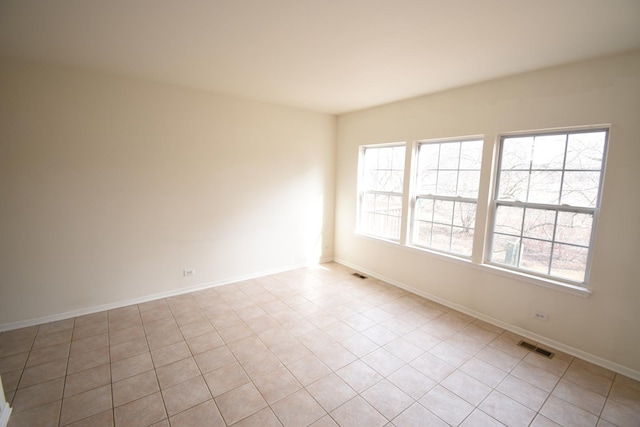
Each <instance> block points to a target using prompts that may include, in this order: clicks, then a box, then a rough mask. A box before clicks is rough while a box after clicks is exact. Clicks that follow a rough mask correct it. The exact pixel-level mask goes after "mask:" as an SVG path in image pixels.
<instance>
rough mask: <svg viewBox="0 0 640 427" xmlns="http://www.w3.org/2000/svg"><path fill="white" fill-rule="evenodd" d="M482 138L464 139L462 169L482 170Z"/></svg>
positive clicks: (461, 149)
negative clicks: (475, 139) (474, 139)
mask: <svg viewBox="0 0 640 427" xmlns="http://www.w3.org/2000/svg"><path fill="white" fill-rule="evenodd" d="M482 144H483V141H482V140H477V141H464V142H463V143H462V145H461V147H460V169H476V170H480V166H481V164H482Z"/></svg>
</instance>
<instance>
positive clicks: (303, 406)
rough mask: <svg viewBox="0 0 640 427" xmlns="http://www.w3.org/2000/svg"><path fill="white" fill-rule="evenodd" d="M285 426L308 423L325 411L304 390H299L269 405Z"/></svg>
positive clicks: (322, 414)
mask: <svg viewBox="0 0 640 427" xmlns="http://www.w3.org/2000/svg"><path fill="white" fill-rule="evenodd" d="M271 409H273V412H274V413H275V414H276V416H277V417H278V419H279V420H280V422H282V424H283V425H284V426H285V427H289V426H300V425H309V424H311V423H312V422H314V421H316V420H318V419H320V418H321V417H323V416H324V415H325V414H326V412H325V410H324V409H322V407H321V406H320V405H318V403H317V402H316V401H315V399H314V398H313V397H311V395H310V394H309V393H308V392H307V391H306V390H299V391H297V392H296V393H293V394H290V395H289V396H287V397H285V398H284V399H282V400H279V401H278V402H276V403H275V404H273V405H271Z"/></svg>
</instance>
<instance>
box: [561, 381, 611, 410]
mask: <svg viewBox="0 0 640 427" xmlns="http://www.w3.org/2000/svg"><path fill="white" fill-rule="evenodd" d="M551 394H552V395H553V396H555V397H558V398H560V399H562V400H564V401H566V402H569V403H572V404H574V405H575V406H577V407H578V408H580V409H583V410H585V411H587V412H589V413H591V414H593V415H595V416H600V412H602V408H603V407H604V403H605V401H606V397H604V396H601V395H599V394H597V393H594V392H592V391H589V390H587V389H585V388H584V387H581V386H579V385H576V384H573V383H572V382H570V381H567V380H564V379H561V380H560V382H559V383H558V385H557V386H556V388H555V389H554V390H553V393H551Z"/></svg>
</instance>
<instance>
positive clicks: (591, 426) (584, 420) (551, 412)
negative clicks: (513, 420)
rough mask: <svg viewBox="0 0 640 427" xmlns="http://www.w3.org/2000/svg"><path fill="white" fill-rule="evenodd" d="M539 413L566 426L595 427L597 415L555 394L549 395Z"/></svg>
mask: <svg viewBox="0 0 640 427" xmlns="http://www.w3.org/2000/svg"><path fill="white" fill-rule="evenodd" d="M540 414H542V415H544V416H545V417H547V418H549V419H550V420H552V421H555V422H556V423H558V424H560V425H563V426H567V427H572V426H575V427H595V425H596V424H597V423H598V417H597V416H595V415H593V414H590V413H588V412H587V411H584V410H582V409H580V408H578V407H577V406H574V405H572V404H570V403H568V402H566V401H564V400H562V399H559V398H557V397H555V396H551V397H549V399H547V402H546V403H545V404H544V406H543V407H542V409H540Z"/></svg>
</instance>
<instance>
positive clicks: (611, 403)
mask: <svg viewBox="0 0 640 427" xmlns="http://www.w3.org/2000/svg"><path fill="white" fill-rule="evenodd" d="M601 418H602V419H604V420H606V421H609V422H610V423H612V424H614V425H616V426H619V427H637V426H638V420H640V411H637V410H634V409H633V408H630V407H628V406H625V405H622V404H621V403H618V402H616V401H615V400H612V399H608V400H607V402H606V403H605V405H604V409H603V410H602V415H601Z"/></svg>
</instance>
